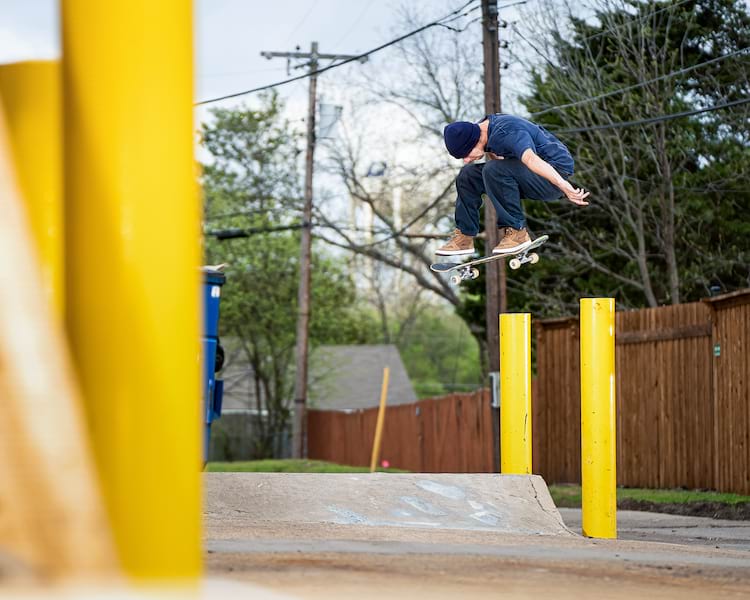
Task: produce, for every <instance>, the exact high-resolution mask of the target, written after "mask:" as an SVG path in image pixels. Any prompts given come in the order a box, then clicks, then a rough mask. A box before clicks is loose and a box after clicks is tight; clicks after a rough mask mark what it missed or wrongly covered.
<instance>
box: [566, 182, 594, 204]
mask: <svg viewBox="0 0 750 600" xmlns="http://www.w3.org/2000/svg"><path fill="white" fill-rule="evenodd" d="M563 181H564V180H563ZM560 189H561V190H562V193H563V194H565V197H566V198H567V199H568V200H570V201H571V202H572V203H573V204H577V205H578V206H588V205H589V203H588V202H586V200H585V198H588V196H589V194H591V192H587V191H586V190H584V189H583V188H575V187H573V186H572V185H571V184H570V182H569V181H564V184H563V185H561V186H560Z"/></svg>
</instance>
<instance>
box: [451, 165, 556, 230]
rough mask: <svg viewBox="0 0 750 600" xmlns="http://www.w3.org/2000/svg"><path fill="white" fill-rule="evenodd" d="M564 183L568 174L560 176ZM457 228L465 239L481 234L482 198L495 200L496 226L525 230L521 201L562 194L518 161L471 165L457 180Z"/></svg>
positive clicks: (464, 169) (549, 198)
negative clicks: (466, 236) (480, 210)
mask: <svg viewBox="0 0 750 600" xmlns="http://www.w3.org/2000/svg"><path fill="white" fill-rule="evenodd" d="M560 175H562V176H563V177H564V178H565V179H567V178H568V177H570V174H569V173H560ZM456 190H457V191H458V198H457V199H456V227H458V229H460V230H461V233H463V234H464V235H472V236H474V235H477V234H478V233H479V209H480V208H481V207H482V194H487V195H488V196H489V197H490V200H492V204H493V206H494V207H495V213H496V214H497V226H498V228H500V227H513V228H514V229H522V228H523V227H526V215H525V214H524V212H523V207H522V206H521V199H522V198H528V199H529V200H545V201H550V200H558V199H559V198H562V196H563V193H562V192H561V191H560V189H559V188H557V187H555V186H554V185H552V184H551V183H550V182H549V181H547V180H546V179H545V178H544V177H541V176H540V175H537V174H536V173H534V172H532V171H530V170H529V169H528V167H526V165H524V164H523V163H522V162H521V161H520V160H518V159H515V158H505V159H503V160H488V161H487V162H486V163H481V164H476V163H471V164H468V165H466V166H465V167H463V168H462V169H461V172H460V173H459V174H458V177H457V178H456Z"/></svg>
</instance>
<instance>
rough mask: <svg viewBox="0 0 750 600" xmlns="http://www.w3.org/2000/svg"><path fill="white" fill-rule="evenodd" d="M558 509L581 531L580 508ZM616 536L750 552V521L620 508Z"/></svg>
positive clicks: (566, 523)
mask: <svg viewBox="0 0 750 600" xmlns="http://www.w3.org/2000/svg"><path fill="white" fill-rule="evenodd" d="M558 510H559V512H560V515H561V517H562V519H563V521H564V522H565V525H567V526H568V528H570V529H571V530H572V531H574V532H576V533H578V534H580V533H581V509H578V508H560V509H558ZM617 537H618V539H620V540H635V541H648V542H666V543H670V544H683V545H688V546H706V547H708V548H715V549H733V550H744V551H749V552H750V521H727V520H722V519H711V518H709V517H684V516H678V515H667V514H662V513H652V512H640V511H635V510H618V511H617Z"/></svg>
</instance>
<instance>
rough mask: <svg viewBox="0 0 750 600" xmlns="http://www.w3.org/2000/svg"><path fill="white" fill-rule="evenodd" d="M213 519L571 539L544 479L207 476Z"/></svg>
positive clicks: (208, 508)
mask: <svg viewBox="0 0 750 600" xmlns="http://www.w3.org/2000/svg"><path fill="white" fill-rule="evenodd" d="M204 482H205V496H206V501H205V512H206V516H207V517H209V518H219V519H221V518H222V517H231V518H232V519H234V520H235V521H236V520H237V519H238V518H241V519H242V521H248V522H249V523H252V522H255V523H261V522H284V523H295V522H296V523H333V524H341V525H363V526H375V527H377V526H388V527H415V528H426V529H465V530H483V531H496V532H501V533H516V534H525V535H530V534H531V535H534V534H536V535H557V536H572V535H574V534H573V533H571V532H570V531H569V530H568V529H567V528H566V527H565V525H564V523H563V521H562V519H561V517H560V513H559V512H558V510H557V508H556V507H555V505H554V503H553V502H552V498H551V497H550V495H549V491H548V490H547V485H546V484H545V482H544V480H543V479H542V478H541V477H539V476H537V475H495V474H413V473H409V474H390V473H373V474H348V473H347V474H343V473H342V474H332V473H205V474H204Z"/></svg>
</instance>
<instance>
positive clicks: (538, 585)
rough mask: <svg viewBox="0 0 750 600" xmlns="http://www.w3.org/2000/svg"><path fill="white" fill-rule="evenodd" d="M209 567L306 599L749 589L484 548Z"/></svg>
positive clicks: (731, 579) (749, 588) (733, 593)
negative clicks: (507, 555)
mask: <svg viewBox="0 0 750 600" xmlns="http://www.w3.org/2000/svg"><path fill="white" fill-rule="evenodd" d="M207 569H208V571H209V573H210V574H212V575H221V576H225V577H231V578H234V579H238V580H241V581H249V582H252V583H255V584H258V585H261V586H263V587H267V588H269V589H271V590H274V591H277V592H283V593H286V594H290V595H292V596H296V597H299V598H306V599H307V598H309V599H318V598H320V599H323V598H326V599H330V598H357V599H358V600H369V599H373V600H374V599H376V598H377V599H381V598H383V597H384V596H385V597H388V598H392V599H397V598H418V597H420V596H424V597H429V598H431V599H433V598H434V599H442V598H464V597H466V598H469V597H472V598H539V597H541V596H540V594H545V595H547V597H549V598H563V599H566V598H571V599H576V600H580V599H584V598H600V599H605V598H611V599H620V598H622V599H623V600H624V599H626V598H627V599H628V600H632V599H634V598H649V599H667V598H670V599H672V598H674V599H678V598H679V599H683V600H689V599H692V598H696V599H701V600H706V599H707V598H748V597H750V582H748V580H747V579H745V578H740V577H735V576H733V575H731V574H728V573H722V572H716V571H714V572H710V571H704V572H701V571H700V570H697V571H696V570H695V569H690V570H688V569H679V568H678V569H670V568H648V567H644V565H633V566H629V565H622V566H617V567H615V566H604V565H586V564H581V563H580V562H556V563H555V564H549V563H545V562H544V561H524V560H513V559H500V558H496V557H486V556H452V555H413V554H409V555H388V556H384V555H351V554H349V555H347V554H338V553H337V554H331V553H320V554H315V555H310V554H300V553H279V554H254V555H247V554H221V555H217V554H210V555H208V557H207Z"/></svg>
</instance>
